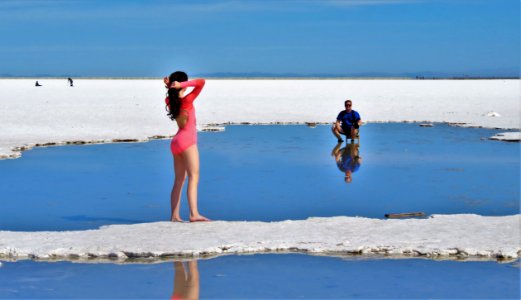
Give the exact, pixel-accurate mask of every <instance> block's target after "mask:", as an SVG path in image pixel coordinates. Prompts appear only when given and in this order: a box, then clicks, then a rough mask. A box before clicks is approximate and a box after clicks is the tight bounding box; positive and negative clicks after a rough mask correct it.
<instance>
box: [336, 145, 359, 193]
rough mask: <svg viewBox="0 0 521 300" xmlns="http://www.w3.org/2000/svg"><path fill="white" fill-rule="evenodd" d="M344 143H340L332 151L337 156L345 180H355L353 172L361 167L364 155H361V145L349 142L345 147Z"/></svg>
mask: <svg viewBox="0 0 521 300" xmlns="http://www.w3.org/2000/svg"><path fill="white" fill-rule="evenodd" d="M342 145H343V144H342V143H338V144H337V145H336V146H335V147H334V148H333V150H332V151H331V156H333V157H334V158H335V161H336V165H337V167H338V169H339V170H340V171H341V172H343V173H344V181H345V182H346V183H350V182H351V181H353V173H355V172H357V171H358V170H359V169H360V165H361V164H362V157H361V156H360V150H359V149H360V145H359V144H356V143H348V144H346V146H345V147H344V148H340V147H342Z"/></svg>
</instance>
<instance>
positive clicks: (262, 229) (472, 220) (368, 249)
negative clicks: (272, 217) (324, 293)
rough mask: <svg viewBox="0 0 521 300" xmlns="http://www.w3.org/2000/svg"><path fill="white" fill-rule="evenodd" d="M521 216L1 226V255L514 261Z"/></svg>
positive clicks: (17, 257) (520, 248) (519, 249)
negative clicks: (38, 228)
mask: <svg viewBox="0 0 521 300" xmlns="http://www.w3.org/2000/svg"><path fill="white" fill-rule="evenodd" d="M520 223H521V215H513V216H503V217H484V216H478V215H471V214H461V215H434V216H432V217H430V218H427V219H404V220H397V219H388V220H381V219H369V218H361V217H331V218H309V219H307V220H298V221H291V220H288V221H282V222H225V221H213V222H205V223H171V222H155V223H142V224H135V225H110V226H103V227H101V228H100V229H96V230H85V231H64V232H49V231H46V232H13V231H0V259H3V260H8V259H9V260H22V259H43V260H55V259H66V260H67V259H68V260H77V259H80V260H81V259H84V260H85V259H116V260H125V259H128V258H156V259H159V258H168V257H198V256H206V255H222V254H241V253H264V252H302V253H309V254H325V255H353V254H365V255H370V254H373V255H374V254H376V255H385V256H391V257H392V256H404V255H405V256H424V257H429V258H444V257H459V258H484V259H515V258H517V257H519V255H520V254H521V239H520V228H521V227H520V225H521V224H520Z"/></svg>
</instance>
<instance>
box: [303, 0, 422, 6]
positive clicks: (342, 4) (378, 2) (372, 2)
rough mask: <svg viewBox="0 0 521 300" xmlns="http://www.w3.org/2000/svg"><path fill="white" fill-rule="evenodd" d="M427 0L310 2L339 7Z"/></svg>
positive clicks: (327, 0)
mask: <svg viewBox="0 0 521 300" xmlns="http://www.w3.org/2000/svg"><path fill="white" fill-rule="evenodd" d="M426 1H427V0H323V1H313V0H309V2H315V3H317V4H322V5H329V6H338V7H349V6H374V5H396V4H417V3H423V2H426Z"/></svg>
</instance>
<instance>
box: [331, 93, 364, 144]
mask: <svg viewBox="0 0 521 300" xmlns="http://www.w3.org/2000/svg"><path fill="white" fill-rule="evenodd" d="M344 105H345V108H346V109H345V110H343V111H341V112H340V113H339V114H338V117H336V122H335V123H334V124H333V127H331V130H332V131H333V134H334V135H335V136H336V138H337V139H338V142H339V143H341V142H343V141H344V140H343V139H342V137H341V136H340V135H341V134H343V135H345V136H346V138H347V139H351V142H354V140H355V138H358V140H359V141H360V137H359V136H358V128H359V127H360V125H362V119H361V118H360V114H359V113H358V112H356V111H354V110H352V109H351V108H352V106H353V101H351V100H349V99H348V100H346V101H345V102H344Z"/></svg>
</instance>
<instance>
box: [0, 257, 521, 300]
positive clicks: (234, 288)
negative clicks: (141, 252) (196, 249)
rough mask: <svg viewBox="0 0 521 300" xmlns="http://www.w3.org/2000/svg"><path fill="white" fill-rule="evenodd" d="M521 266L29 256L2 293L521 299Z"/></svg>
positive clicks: (10, 272)
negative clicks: (94, 260) (95, 260)
mask: <svg viewBox="0 0 521 300" xmlns="http://www.w3.org/2000/svg"><path fill="white" fill-rule="evenodd" d="M183 268H184V269H183ZM519 270H520V269H519V261H518V262H516V263H508V264H498V263H496V262H471V261H468V262H456V261H434V260H426V259H401V260H395V259H386V260H384V259H372V260H371V259H340V258H334V257H317V256H308V255H297V254H262V255H260V254H259V255H248V256H224V257H220V258H215V259H209V260H199V261H195V262H186V263H184V266H183V264H181V263H179V262H178V263H174V262H164V263H157V264H124V265H116V264H82V263H70V262H51V263H50V262H38V263H37V262H30V261H22V262H17V263H5V265H4V266H3V268H0V298H53V299H56V298H119V299H129V298H159V299H169V298H170V296H171V295H172V293H173V292H174V290H176V294H178V295H179V294H181V295H185V296H187V295H188V293H192V294H194V293H198V294H199V295H200V297H201V298H220V299H229V298H283V299H288V298H314V299H324V298H342V299H346V298H384V299H396V298H416V299H425V298H435V299H439V298H457V299H465V298H466V299H476V298H480V299H492V298H494V299H505V298H510V299H518V298H519V296H520V288H519V279H520V276H519ZM176 271H177V273H176ZM190 274H192V275H191V277H190V276H189V275H190ZM174 278H175V279H176V280H175V279H174ZM185 278H186V279H185Z"/></svg>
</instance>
